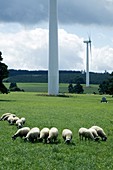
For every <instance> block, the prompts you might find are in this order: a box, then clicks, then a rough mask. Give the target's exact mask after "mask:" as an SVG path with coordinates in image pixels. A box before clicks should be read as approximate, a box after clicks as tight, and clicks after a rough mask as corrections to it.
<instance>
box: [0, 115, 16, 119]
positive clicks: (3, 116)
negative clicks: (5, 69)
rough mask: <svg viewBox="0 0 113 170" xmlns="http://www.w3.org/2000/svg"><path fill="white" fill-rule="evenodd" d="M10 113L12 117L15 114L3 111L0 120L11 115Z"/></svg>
mask: <svg viewBox="0 0 113 170" xmlns="http://www.w3.org/2000/svg"><path fill="white" fill-rule="evenodd" d="M11 115H12V116H13V117H15V116H16V115H15V114H12V113H4V114H3V115H2V116H1V118H0V120H7V119H8V117H9V116H11Z"/></svg>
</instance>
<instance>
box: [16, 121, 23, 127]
mask: <svg viewBox="0 0 113 170" xmlns="http://www.w3.org/2000/svg"><path fill="white" fill-rule="evenodd" d="M16 126H17V128H22V127H23V121H22V120H21V119H18V120H17V121H16Z"/></svg>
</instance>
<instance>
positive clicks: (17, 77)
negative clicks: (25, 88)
mask: <svg viewBox="0 0 113 170" xmlns="http://www.w3.org/2000/svg"><path fill="white" fill-rule="evenodd" d="M85 77H86V74H85V73H83V72H81V71H67V70H63V71H62V70H61V71H59V82H60V83H77V81H79V82H80V83H81V84H84V83H85ZM108 78H110V74H109V73H94V72H90V84H100V83H102V82H103V81H104V80H107V79H108ZM4 82H20V83H21V82H24V83H26V82H28V83H30V82H34V83H35V82H36V83H47V82H48V71H45V70H39V71H28V70H13V69H10V70H9V77H8V78H7V79H5V80H4Z"/></svg>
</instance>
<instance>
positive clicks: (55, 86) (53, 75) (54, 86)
mask: <svg viewBox="0 0 113 170" xmlns="http://www.w3.org/2000/svg"><path fill="white" fill-rule="evenodd" d="M57 23H58V19H57V0H49V68H48V94H49V95H58V93H59V69H58V24H57Z"/></svg>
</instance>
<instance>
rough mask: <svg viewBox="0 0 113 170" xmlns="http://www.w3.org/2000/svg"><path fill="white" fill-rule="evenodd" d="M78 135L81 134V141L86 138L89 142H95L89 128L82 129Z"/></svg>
mask: <svg viewBox="0 0 113 170" xmlns="http://www.w3.org/2000/svg"><path fill="white" fill-rule="evenodd" d="M78 134H79V138H80V140H83V139H84V138H85V140H87V139H88V140H95V139H94V136H93V134H92V132H91V131H90V130H89V129H87V128H84V127H82V128H80V129H79V131H78Z"/></svg>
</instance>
